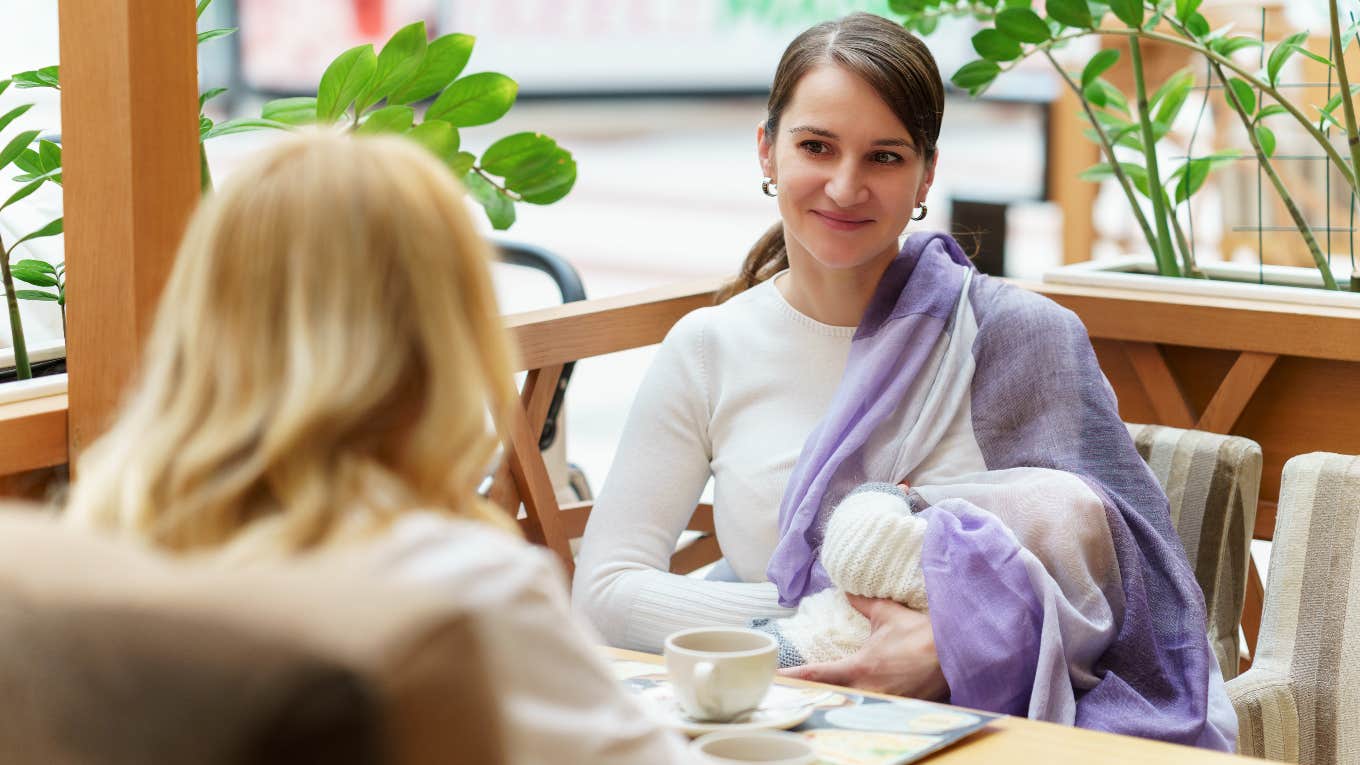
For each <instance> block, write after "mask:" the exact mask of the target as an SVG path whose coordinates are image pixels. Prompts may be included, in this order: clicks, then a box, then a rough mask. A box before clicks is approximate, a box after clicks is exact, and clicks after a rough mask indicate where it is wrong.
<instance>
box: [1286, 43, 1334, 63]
mask: <svg viewBox="0 0 1360 765" xmlns="http://www.w3.org/2000/svg"><path fill="white" fill-rule="evenodd" d="M1294 50H1296V51H1298V52H1299V53H1300V54H1301V55H1303V56H1306V57H1308V58H1311V59H1312V60H1314V61H1316V62H1318V63H1319V64H1322V65H1323V66H1325V67H1332V66H1334V65H1333V64H1332V60H1331V59H1330V58H1327V57H1326V56H1321V55H1318V54H1317V53H1314V52H1312V51H1311V50H1308V49H1307V48H1305V47H1303V46H1302V45H1295V46H1294Z"/></svg>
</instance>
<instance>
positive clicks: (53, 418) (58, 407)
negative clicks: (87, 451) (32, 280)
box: [0, 393, 67, 475]
mask: <svg viewBox="0 0 1360 765" xmlns="http://www.w3.org/2000/svg"><path fill="white" fill-rule="evenodd" d="M66 405H67V402H66V394H64V393H58V394H55V395H51V396H43V397H42V398H31V399H28V400H26V401H15V402H14V403H11V404H4V405H0V422H3V423H4V437H3V438H0V467H3V469H2V470H0V475H9V474H13V473H24V472H27V471H29V470H37V469H38V468H45V467H52V466H53V465H62V464H65V462H66Z"/></svg>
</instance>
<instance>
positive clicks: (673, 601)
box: [573, 311, 788, 652]
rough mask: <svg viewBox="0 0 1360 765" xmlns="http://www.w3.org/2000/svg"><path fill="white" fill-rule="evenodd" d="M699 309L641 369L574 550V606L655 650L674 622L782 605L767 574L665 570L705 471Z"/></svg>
mask: <svg viewBox="0 0 1360 765" xmlns="http://www.w3.org/2000/svg"><path fill="white" fill-rule="evenodd" d="M704 314H705V312H704V311H699V312H696V313H693V314H690V315H689V316H686V317H685V318H684V319H681V320H680V322H678V323H677V324H676V325H675V327H674V328H673V329H672V330H671V332H670V333H669V334H668V335H667V337H666V340H665V342H663V343H662V345H661V348H660V350H659V351H658V353H657V356H656V359H655V361H653V363H652V366H651V368H650V369H649V370H648V371H647V375H646V376H645V378H644V379H643V382H642V385H641V387H640V388H639V390H638V394H637V398H636V399H635V400H634V402H633V408H632V411H631V412H630V413H629V415H628V422H627V424H626V425H625V427H624V431H623V435H622V437H621V438H620V440H619V446H618V451H617V452H616V454H615V457H614V464H613V466H612V467H611V468H610V471H609V476H608V478H607V479H606V481H605V484H604V488H603V489H602V490H601V491H600V494H599V496H598V498H597V499H596V502H595V507H594V510H592V512H591V515H590V522H589V524H587V526H586V532H585V538H584V540H583V541H582V544H581V549H580V554H579V556H578V558H577V562H576V580H575V583H574V587H573V599H574V603H575V608H576V610H577V612H578V613H581V614H583V615H585V616H586V617H588V618H589V620H590V621H591V622H593V623H594V625H595V627H596V628H597V629H599V630H600V632H601V633H602V634H603V635H604V637H605V640H607V641H608V642H609V643H610V644H611V645H615V646H620V647H624V648H632V649H636V650H643V651H653V652H656V651H660V649H661V645H662V642H663V641H664V640H665V637H666V635H669V634H670V633H671V632H674V631H676V630H679V629H684V628H686V627H693V626H701V625H714V624H729V625H743V626H744V625H745V624H746V623H747V621H748V620H750V619H751V618H753V617H757V616H779V615H782V614H785V613H788V609H785V608H782V607H781V606H779V604H778V594H777V593H776V591H775V588H774V585H772V584H770V583H768V582H763V583H759V584H744V583H731V582H710V581H704V580H699V579H694V578H691V577H686V576H678V575H675V574H671V573H670V572H669V571H670V559H671V554H672V552H674V550H675V545H676V542H677V540H678V539H679V538H680V534H681V532H683V531H684V529H685V526H686V525H687V524H688V523H689V520H690V517H691V516H692V515H693V514H694V508H695V505H696V504H697V503H698V501H699V498H700V495H701V494H702V493H703V489H704V485H705V484H706V483H707V482H708V479H709V476H710V474H711V473H710V468H709V464H710V459H711V454H712V445H711V443H710V441H709V435H708V423H709V403H708V401H709V398H708V390H709V389H708V381H707V380H706V379H705V376H704V356H703V351H704V349H703V332H704V322H705V320H706V319H705V316H704Z"/></svg>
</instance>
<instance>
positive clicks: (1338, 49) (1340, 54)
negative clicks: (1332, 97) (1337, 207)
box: [1327, 0, 1360, 179]
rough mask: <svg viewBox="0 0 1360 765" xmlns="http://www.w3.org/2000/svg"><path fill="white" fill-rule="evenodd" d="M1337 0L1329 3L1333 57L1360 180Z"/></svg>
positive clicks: (1358, 139) (1359, 142)
mask: <svg viewBox="0 0 1360 765" xmlns="http://www.w3.org/2000/svg"><path fill="white" fill-rule="evenodd" d="M1336 4H1337V0H1330V2H1328V3H1327V5H1328V7H1329V9H1330V11H1331V17H1332V19H1331V21H1332V55H1333V56H1334V58H1333V61H1334V62H1335V64H1336V80H1337V84H1338V85H1340V86H1341V106H1342V108H1343V109H1344V110H1345V115H1346V144H1347V145H1348V146H1350V148H1351V172H1352V173H1354V177H1355V178H1357V179H1360V135H1357V133H1356V128H1355V104H1354V103H1352V101H1351V79H1350V76H1349V75H1348V74H1347V73H1346V53H1345V51H1344V50H1343V48H1342V45H1341V43H1342V40H1341V20H1340V19H1339V18H1338V17H1337V9H1336Z"/></svg>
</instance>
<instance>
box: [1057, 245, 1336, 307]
mask: <svg viewBox="0 0 1360 765" xmlns="http://www.w3.org/2000/svg"><path fill="white" fill-rule="evenodd" d="M1200 270H1201V271H1203V272H1204V273H1205V275H1206V276H1209V277H1210V278H1208V279H1184V278H1178V277H1171V276H1160V275H1158V274H1157V268H1156V266H1155V265H1154V264H1153V261H1152V259H1151V258H1149V257H1146V256H1143V255H1129V256H1125V257H1122V258H1111V259H1109V260H1093V261H1088V262H1086V263H1073V264H1071V265H1067V266H1060V267H1058V268H1055V269H1053V270H1052V271H1048V272H1046V273H1045V274H1044V279H1043V280H1044V281H1045V282H1046V283H1049V284H1073V285H1079V286H1089V287H1114V288H1121V289H1130V290H1145V291H1149V292H1173V293H1180V294H1183V295H1207V296H1210V297H1223V298H1239V299H1245V300H1274V301H1279V302H1283V303H1299V304H1303V305H1310V306H1335V307H1338V308H1360V292H1346V291H1343V290H1328V289H1322V275H1321V274H1319V273H1318V271H1317V269H1316V268H1302V267H1299V266H1263V267H1262V266H1254V265H1248V264H1246V263H1201V264H1200ZM1332 275H1333V276H1334V277H1335V278H1336V281H1337V284H1341V285H1347V284H1349V283H1350V278H1351V273H1350V264H1349V263H1346V264H1345V265H1344V266H1343V265H1341V264H1340V263H1335V264H1333V266H1332ZM1262 276H1264V277H1265V283H1264V284H1261V283H1260V280H1261V277H1262Z"/></svg>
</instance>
